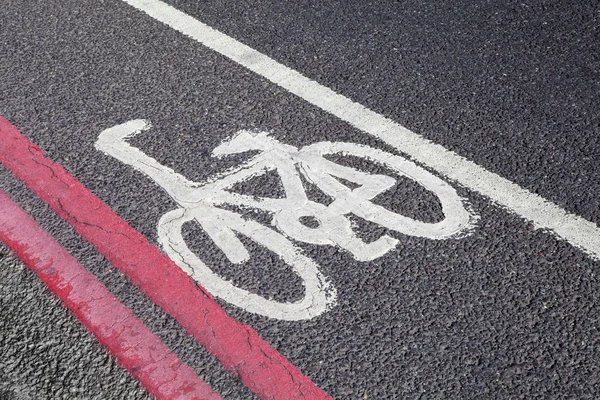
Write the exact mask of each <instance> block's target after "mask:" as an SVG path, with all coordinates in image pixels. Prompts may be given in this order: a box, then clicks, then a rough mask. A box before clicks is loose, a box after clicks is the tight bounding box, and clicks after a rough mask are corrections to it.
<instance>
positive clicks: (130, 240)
mask: <svg viewBox="0 0 600 400" xmlns="http://www.w3.org/2000/svg"><path fill="white" fill-rule="evenodd" d="M0 139H1V140H0V161H1V162H2V163H3V164H4V165H5V166H6V167H7V168H9V169H10V170H11V171H12V172H13V174H14V175H15V176H17V177H18V178H19V179H21V180H22V181H23V182H24V183H25V184H26V185H27V187H29V189H31V190H32V191H33V192H34V193H35V194H36V195H38V196H39V197H40V198H41V199H42V200H44V201H45V202H46V203H48V204H49V205H50V206H51V207H52V209H53V210H54V211H56V212H57V213H58V214H59V215H60V216H61V217H62V218H64V219H65V220H67V221H68V222H69V223H70V224H72V225H73V227H74V228H75V230H76V231H77V232H78V233H79V234H80V235H81V236H82V237H83V238H84V239H85V240H87V241H89V242H90V243H92V244H93V245H94V246H95V247H96V249H98V251H99V252H100V253H102V254H104V256H105V257H106V258H107V259H108V260H109V261H110V262H112V264H113V265H114V266H115V267H117V268H119V269H120V270H121V271H123V272H124V273H125V274H126V275H127V276H128V277H129V278H130V279H131V281H132V282H133V283H134V284H135V285H137V286H138V287H139V288H140V289H141V290H142V291H143V292H144V293H146V295H147V296H149V297H150V298H151V299H152V301H154V302H155V303H156V304H158V305H159V306H161V307H162V308H163V309H164V310H165V311H166V312H167V313H169V314H170V315H172V316H173V317H174V318H175V319H177V321H179V323H180V324H181V326H183V327H184V328H185V329H186V330H187V331H188V332H189V333H190V334H192V335H193V336H194V337H195V338H196V340H198V341H199V342H200V343H201V344H202V345H204V347H206V348H207V349H208V351H210V352H211V353H212V354H214V355H215V356H216V357H217V358H218V359H219V360H220V361H221V362H222V363H223V365H224V366H225V367H226V368H227V369H229V370H230V371H232V372H234V373H236V374H238V375H239V377H240V378H241V380H242V382H243V383H244V385H246V386H247V387H248V388H250V389H251V390H252V391H254V392H255V393H257V394H258V395H259V397H260V398H262V399H286V400H291V399H310V400H313V399H331V397H330V396H329V395H327V394H326V393H325V392H324V391H323V390H322V389H320V388H318V387H317V386H316V385H315V384H314V383H313V382H312V381H311V380H310V379H309V378H308V377H306V376H305V375H303V374H302V373H301V372H300V371H299V370H298V368H296V367H295V366H294V365H293V364H292V363H290V362H289V361H288V360H287V359H286V358H285V357H283V356H282V355H281V354H279V353H278V352H277V351H276V350H274V349H273V348H272V347H271V346H269V344H267V343H266V342H265V341H264V340H262V339H261V338H260V337H259V336H258V334H257V333H256V331H254V330H253V329H252V328H250V327H248V326H246V325H244V324H241V323H239V322H238V321H236V320H234V319H233V318H231V317H229V316H228V315H227V314H226V313H225V311H224V310H223V309H222V308H221V307H220V306H219V305H218V304H217V303H216V302H215V301H214V300H213V298H212V296H211V295H210V294H208V293H207V292H206V291H205V290H204V289H203V288H201V287H198V286H196V284H195V283H194V282H193V281H192V279H191V278H190V277H189V276H188V275H187V274H186V273H185V272H183V271H182V270H181V269H180V268H179V267H178V266H177V265H176V264H175V263H174V262H173V261H172V260H171V259H170V258H168V257H167V256H165V255H164V254H163V253H162V252H161V251H160V250H159V249H158V248H157V247H156V246H154V245H151V244H150V243H149V242H148V241H147V240H146V238H145V237H144V236H143V235H142V234H140V233H139V232H137V231H136V230H135V229H133V228H132V227H130V226H129V225H128V224H127V223H126V222H124V221H123V220H122V219H121V218H120V217H119V216H118V215H117V214H116V213H114V212H113V211H112V210H111V209H110V207H108V206H107V205H106V204H104V203H103V202H102V201H101V200H100V199H99V198H98V197H96V196H95V195H94V194H92V193H91V192H90V191H89V190H88V189H87V188H86V187H85V186H83V185H82V184H81V183H80V182H79V181H78V180H77V179H75V178H74V177H73V176H72V175H71V174H69V173H68V172H67V171H66V170H65V169H64V168H63V167H62V166H61V165H59V164H57V163H54V162H52V161H51V160H49V159H48V158H46V157H45V156H44V153H43V151H42V150H41V149H40V148H39V147H37V146H36V145H35V144H33V143H32V142H31V141H29V140H28V139H27V138H26V137H25V136H23V135H22V134H21V133H19V132H18V131H17V129H16V128H15V127H14V126H12V125H11V124H10V123H9V122H8V121H7V120H6V119H4V118H2V117H0Z"/></svg>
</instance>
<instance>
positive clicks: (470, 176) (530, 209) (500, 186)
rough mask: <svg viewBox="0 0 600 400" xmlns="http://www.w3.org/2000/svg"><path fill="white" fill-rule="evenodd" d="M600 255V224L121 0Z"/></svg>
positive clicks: (203, 29)
mask: <svg viewBox="0 0 600 400" xmlns="http://www.w3.org/2000/svg"><path fill="white" fill-rule="evenodd" d="M122 1H124V2H125V3H127V4H129V5H130V6H132V7H134V8H136V9H138V10H139V11H142V12H144V13H146V14H147V15H149V16H150V17H152V18H154V19H155V20H157V21H159V22H162V23H164V24H166V25H167V26H169V27H171V28H173V29H175V30H176V31H179V32H181V33H183V34H184V35H186V36H188V37H190V38H192V39H194V40H195V41H197V42H199V43H200V44H202V45H204V46H206V47H208V48H210V49H212V50H214V51H216V52H218V53H220V54H221V55H223V56H225V57H227V58H229V59H230V60H232V61H234V62H236V63H238V64H240V65H242V66H244V67H246V68H247V69H249V70H251V71H253V72H255V73H257V74H258V75H260V76H262V77H264V78H266V79H268V80H269V81H271V82H273V83H275V84H276V85H278V86H280V87H282V88H284V89H285V90H287V91H289V92H290V93H292V94H295V95H296V96H298V97H300V98H302V99H304V100H306V101H307V102H309V103H311V104H313V105H315V106H317V107H319V108H321V109H322V110H324V111H326V112H329V113H330V114H332V115H334V116H336V117H338V118H340V119H342V120H344V121H346V122H348V123H349V124H351V125H352V126H354V127H355V128H357V129H359V130H361V131H363V132H365V133H368V134H370V135H372V136H375V137H377V138H379V139H381V140H383V141H384V142H386V143H387V144H389V145H391V146H394V147H395V148H396V149H398V150H399V151H401V152H403V153H405V154H407V155H409V156H410V157H412V158H413V160H415V161H417V162H419V163H421V164H423V165H426V166H428V167H429V168H431V169H433V170H435V171H437V172H438V173H440V174H441V175H443V176H445V177H447V178H449V179H451V180H452V181H455V182H457V183H459V184H461V185H462V186H464V187H466V188H468V189H471V190H473V191H475V192H478V193H480V194H482V195H484V196H486V197H488V198H490V199H491V200H492V201H494V202H495V203H497V204H499V205H500V206H502V207H504V208H507V209H508V210H510V211H512V212H514V213H516V214H518V215H520V216H521V217H523V218H524V219H526V220H529V221H532V222H533V223H534V225H535V227H536V228H538V229H539V228H541V229H548V230H550V231H551V232H552V233H554V234H555V235H556V236H557V237H559V238H561V239H564V240H566V241H568V242H569V243H571V244H572V245H574V246H575V247H577V248H580V249H581V250H583V251H584V252H585V253H586V254H588V255H589V256H591V257H592V258H593V259H596V260H598V259H600V228H599V227H598V226H597V225H596V224H594V223H593V222H591V221H588V220H586V219H585V218H582V217H580V216H578V215H575V214H572V213H569V212H567V211H565V210H564V209H562V208H561V207H559V206H558V205H556V204H554V203H552V202H550V201H548V200H546V199H544V198H543V197H541V196H539V195H537V194H535V193H532V192H530V191H528V190H526V189H524V188H522V187H520V186H519V185H517V184H515V183H513V182H511V181H510V180H508V179H506V178H503V177H501V176H499V175H497V174H495V173H493V172H490V171H488V170H486V169H485V168H482V167H480V166H479V165H477V164H475V163H474V162H472V161H469V160H467V159H466V158H464V157H462V156H460V155H458V154H456V153H455V152H453V151H450V150H447V149H446V148H445V147H443V146H441V145H438V144H435V143H433V142H431V141H429V140H427V139H425V138H423V137H422V136H420V135H418V134H416V133H415V132H412V131H411V130H409V129H407V128H405V127H403V126H402V125H400V124H398V123H396V122H394V121H392V120H390V119H388V118H386V117H384V116H382V115H380V114H377V113H376V112H374V111H372V110H369V109H368V108H366V107H364V106H362V105H360V104H358V103H356V102H353V101H352V100H350V99H348V98H347V97H344V96H342V95H340V94H338V93H335V92H334V91H333V90H331V89H329V88H327V87H325V86H323V85H321V84H319V83H317V82H315V81H313V80H311V79H309V78H307V77H305V76H303V75H302V74H300V73H299V72H297V71H295V70H293V69H291V68H288V67H286V66H284V65H283V64H280V63H278V62H277V61H275V60H273V59H272V58H270V57H268V56H266V55H264V54H262V53H260V52H259V51H256V50H254V49H252V48H251V47H249V46H246V45H245V44H243V43H241V42H239V41H237V40H236V39H234V38H232V37H230V36H227V35H225V34H223V33H221V32H219V31H217V30H215V29H213V28H211V27H210V26H208V25H206V24H204V23H202V22H200V21H198V20H197V19H195V18H193V17H191V16H189V15H187V14H185V13H184V12H182V11H179V10H177V9H176V8H174V7H172V6H170V5H168V4H165V3H163V2H162V1H159V0H122Z"/></svg>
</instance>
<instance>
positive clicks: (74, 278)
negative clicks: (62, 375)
mask: <svg viewBox="0 0 600 400" xmlns="http://www.w3.org/2000/svg"><path fill="white" fill-rule="evenodd" d="M0 240H2V241H3V242H5V243H6V244H8V246H9V247H10V248H11V249H12V250H13V251H14V252H15V253H17V255H18V256H19V257H20V258H21V260H23V261H24V262H25V264H27V266H28V267H29V268H31V269H32V270H33V271H34V272H35V273H37V274H38V276H39V277H40V278H41V279H42V280H43V281H44V282H46V284H47V285H48V287H49V288H50V290H51V291H52V292H54V294H55V295H56V296H58V297H59V298H60V299H61V300H62V301H63V302H64V303H65V305H66V306H67V307H69V308H70V309H71V311H73V312H74V313H75V314H76V315H77V316H78V317H79V319H80V320H81V321H82V322H83V324H84V325H85V326H86V327H87V328H88V329H89V330H91V331H92V333H93V334H94V335H95V336H96V337H97V338H98V340H99V341H100V343H102V344H103V345H104V346H106V347H107V348H108V350H109V351H110V352H111V353H112V354H113V355H114V356H115V357H117V359H118V360H119V362H120V363H121V364H123V365H124V366H125V368H127V370H129V372H131V373H132V374H133V375H135V376H136V377H137V378H138V379H139V380H140V382H141V383H142V384H143V385H144V387H145V388H146V389H147V390H148V392H150V394H152V395H154V396H156V397H157V398H159V399H168V400H171V399H207V400H219V399H221V396H219V394H218V393H215V392H213V391H212V389H211V387H210V386H209V385H208V384H206V383H205V382H204V381H202V380H201V379H200V378H199V377H198V376H197V375H196V373H195V372H194V370H193V369H192V368H190V367H189V366H187V365H186V364H184V363H183V362H182V361H181V360H179V358H177V356H176V355H175V354H173V353H172V352H171V350H169V348H168V347H167V346H166V345H164V344H163V343H162V342H161V341H160V339H159V338H158V337H156V336H155V335H154V334H153V333H152V332H151V331H150V330H149V329H148V328H147V327H146V326H144V324H143V323H142V321H140V320H139V319H137V318H136V317H134V316H133V315H132V314H131V310H129V309H128V308H127V307H125V306H124V305H123V304H122V303H121V302H120V301H119V300H118V299H117V298H116V297H115V296H113V295H112V294H111V293H110V292H109V291H108V289H106V287H105V286H104V285H103V284H102V283H101V282H100V281H98V279H96V277H95V276H94V275H93V274H91V273H90V272H88V271H87V270H86V269H85V268H84V267H83V266H82V265H81V264H79V263H78V262H77V260H75V259H74V258H73V257H72V256H71V255H70V254H69V253H68V252H67V251H66V250H65V249H64V248H63V247H62V246H61V245H60V244H58V243H57V242H56V241H55V240H54V239H53V238H52V237H51V236H50V235H48V233H46V231H44V230H43V229H42V228H41V227H40V226H39V225H38V224H37V223H36V222H35V221H34V220H33V218H31V217H30V216H29V215H28V214H27V213H26V212H25V211H23V210H22V209H21V208H20V207H19V205H18V204H16V203H14V202H13V201H12V200H11V199H10V198H9V197H8V195H7V194H6V193H4V192H3V191H1V190H0Z"/></svg>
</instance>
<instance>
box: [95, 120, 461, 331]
mask: <svg viewBox="0 0 600 400" xmlns="http://www.w3.org/2000/svg"><path fill="white" fill-rule="evenodd" d="M149 128H150V123H149V122H147V121H145V120H133V121H129V122H126V123H124V124H121V125H118V126H115V127H112V128H109V129H107V130H105V131H103V132H102V133H101V134H100V136H99V137H98V140H97V141H96V145H95V146H96V148H97V149H98V150H100V151H103V152H105V153H106V154H108V155H111V156H112V157H115V158H117V159H118V160H120V161H122V162H124V163H126V164H128V165H131V166H132V167H133V168H135V169H136V170H138V171H141V172H142V173H144V174H146V175H147V176H149V177H150V178H152V179H153V180H154V181H155V182H156V183H157V184H158V185H159V186H161V187H162V188H163V189H164V190H165V191H166V192H167V193H168V194H169V195H170V196H171V197H172V198H173V199H174V200H175V201H176V202H177V203H178V204H179V206H180V208H178V209H175V210H172V211H169V212H167V213H166V214H165V215H164V216H163V217H162V218H161V219H160V221H159V222H158V237H159V241H160V243H161V245H162V246H163V248H164V250H165V252H166V253H167V254H168V255H169V257H171V258H172V259H173V260H174V261H175V262H176V263H177V264H178V265H179V267H181V268H182V269H183V270H184V271H185V272H187V273H188V274H189V275H190V276H192V277H193V278H194V279H195V280H196V281H198V282H199V283H200V284H201V285H202V286H203V287H204V288H206V290H208V291H209V292H210V293H211V294H213V295H214V296H216V297H219V298H221V299H223V300H225V301H227V302H229V303H231V304H234V305H236V306H238V307H241V308H243V309H245V310H246V311H249V312H253V313H257V314H261V315H264V316H267V317H271V318H276V319H282V320H301V319H310V318H313V317H315V316H317V315H320V314H322V313H323V312H324V311H326V310H327V309H328V308H330V307H332V306H333V304H334V303H335V300H336V291H335V288H334V287H333V286H332V285H331V283H329V282H328V281H327V280H326V279H325V278H324V277H323V276H322V274H321V272H320V271H319V267H318V265H317V264H316V263H315V262H314V261H312V260H311V259H309V258H308V257H306V256H304V255H302V253H301V252H300V250H299V249H298V248H296V247H295V246H294V244H293V243H292V241H291V240H290V239H294V240H298V241H301V242H305V243H312V244H319V245H335V246H338V247H340V248H342V249H345V250H347V251H348V252H350V253H351V254H352V255H353V256H354V257H355V258H356V259H357V260H359V261H369V260H373V259H376V258H378V257H381V256H382V255H384V254H385V253H387V252H388V251H390V250H392V249H393V248H394V247H395V246H396V244H397V243H398V241H397V240H396V239H394V238H392V237H390V236H388V235H384V236H383V237H381V238H379V239H378V240H376V241H374V242H371V243H365V242H364V241H362V240H361V239H360V238H359V237H357V235H356V233H355V232H354V231H353V229H352V225H351V221H350V220H349V219H348V217H347V215H349V214H354V215H356V216H358V217H360V218H363V219H365V220H367V221H370V222H373V223H375V224H378V225H380V226H382V227H385V228H387V229H389V230H392V231H396V232H400V233H403V234H406V235H412V236H420V237H426V238H430V239H444V238H448V237H451V236H454V235H457V234H459V233H461V232H464V231H465V230H467V229H468V228H469V226H470V221H471V220H472V216H471V214H469V212H467V210H466V209H465V207H464V205H463V203H462V201H461V199H460V197H459V196H458V194H457V193H456V191H455V190H454V189H453V188H452V187H451V186H450V185H448V184H447V183H446V182H444V181H443V180H441V179H439V178H437V177H436V176H434V175H432V174H431V173H429V172H427V171H426V170H424V169H423V168H421V167H418V166H417V165H416V164H414V163H413V162H411V161H408V160H406V159H404V158H402V157H399V156H396V155H392V154H390V153H386V152H384V151H381V150H377V149H374V148H371V147H367V146H363V145H358V144H354V143H342V142H335V143H332V142H320V143H315V144H312V145H309V146H305V147H303V148H301V149H298V148H296V147H293V146H290V145H286V144H283V143H280V142H278V141H277V140H276V139H274V138H272V137H270V136H269V134H268V133H266V132H260V133H253V132H249V131H240V132H238V133H237V134H236V135H235V136H234V137H233V138H232V139H230V140H228V141H225V142H223V143H222V144H221V145H219V146H218V147H217V148H215V149H214V151H213V153H212V154H213V156H216V157H223V156H227V155H231V154H238V153H244V152H248V151H257V150H258V151H260V153H259V154H258V155H256V156H255V157H253V158H252V159H250V160H249V161H247V162H246V163H244V164H243V165H241V166H238V167H235V168H233V169H231V170H229V171H227V172H225V173H223V174H219V175H217V176H214V177H212V178H211V179H209V180H208V181H207V182H204V183H197V182H192V181H189V180H188V179H186V178H185V177H184V176H182V175H180V174H178V173H176V172H175V171H173V170H172V169H170V168H168V167H165V166H164V165H161V164H160V163H158V162H157V161H156V160H155V159H153V158H151V157H149V156H148V155H146V154H144V153H143V152H141V151H140V150H139V149H137V148H135V147H133V146H131V145H130V144H129V143H127V141H126V140H127V139H128V138H130V137H132V136H135V135H137V134H139V133H140V132H142V131H144V130H147V129H149ZM328 154H342V155H351V156H356V157H361V158H364V159H368V160H369V161H371V162H374V163H376V164H379V165H382V166H385V167H387V168H389V169H391V170H392V171H395V172H396V173H398V174H400V175H403V176H406V177H408V178H410V179H412V180H414V181H416V182H418V183H419V184H421V185H422V186H424V187H425V188H426V189H428V190H429V191H431V192H433V193H434V194H435V195H436V196H437V197H438V199H439V201H440V203H441V206H442V212H443V214H444V219H443V220H442V221H439V222H435V223H426V222H421V221H417V220H415V219H412V218H408V217H405V216H403V215H400V214H397V213H394V212H391V211H389V210H387V209H385V208H384V207H381V206H379V205H376V204H374V203H373V202H371V200H372V199H373V198H375V197H376V196H377V195H379V194H381V193H383V192H385V191H386V190H388V189H389V188H391V187H392V186H394V185H395V183H396V180H395V179H394V178H391V177H389V176H385V175H379V174H368V173H365V172H361V171H358V170H356V169H354V168H350V167H347V166H342V165H339V164H336V163H334V162H332V161H329V160H327V159H326V158H325V157H324V156H325V155H328ZM269 171H276V172H277V173H278V174H279V176H280V178H281V182H282V184H283V189H284V190H285V194H286V196H285V197H284V198H256V197H255V196H248V195H243V194H239V193H234V192H231V191H228V190H227V189H229V188H231V187H232V186H234V185H235V184H237V183H239V182H243V181H247V180H249V179H251V178H253V177H256V176H259V175H262V174H265V173H267V172H269ZM300 174H301V175H302V176H303V177H304V178H305V179H307V180H308V181H309V182H311V183H312V184H314V185H316V186H317V187H319V189H320V190H322V191H323V192H324V193H325V194H327V195H328V196H329V197H331V199H332V200H333V201H332V202H331V203H330V204H329V205H328V206H326V205H323V204H321V203H317V202H314V201H311V200H309V199H308V198H307V195H306V192H305V189H304V186H303V183H302V180H301V177H300ZM339 179H341V180H344V181H348V182H352V183H353V184H355V185H357V187H356V188H354V189H351V188H350V187H348V186H346V185H344V184H343V183H342V182H341V181H340V180H339ZM219 205H232V206H241V207H249V208H254V209H259V210H264V211H268V212H269V213H271V214H272V215H273V225H274V226H275V228H276V229H273V228H270V227H267V226H264V225H262V224H260V223H258V222H256V221H252V220H248V219H244V218H243V217H242V216H241V215H239V214H237V213H235V212H233V211H229V210H225V209H223V208H220V207H218V206H219ZM303 217H309V218H311V219H312V220H313V221H315V222H317V225H316V226H314V225H311V226H310V227H309V226H307V225H305V224H303V223H302V220H303ZM190 221H196V222H197V223H198V224H200V226H201V227H202V229H203V230H204V231H205V232H206V233H207V234H208V235H209V236H210V238H211V239H212V240H213V241H214V243H215V244H216V245H217V246H218V247H219V248H220V249H221V250H222V251H223V253H224V254H225V255H226V256H227V258H228V259H229V260H230V261H231V262H232V263H243V262H245V261H247V260H249V258H250V254H249V253H248V251H247V249H246V248H245V247H244V245H243V243H242V242H241V241H240V239H239V238H238V237H237V234H242V235H244V236H246V237H248V238H250V239H252V240H253V241H255V242H256V243H258V244H260V245H262V246H264V247H266V248H267V249H269V250H270V251H272V252H274V253H275V254H277V255H278V256H279V257H280V258H281V259H282V260H283V261H284V262H285V263H286V264H288V265H290V266H291V267H292V268H293V270H294V271H295V272H296V273H297V274H298V275H299V276H300V278H301V279H302V281H303V283H304V288H305V295H304V298H303V299H302V300H300V301H297V302H294V303H283V302H278V301H274V300H271V299H266V298H264V297H262V296H259V295H257V294H254V293H250V292H249V291H247V290H244V289H241V288H239V287H236V286H234V285H233V284H232V283H231V282H230V281H227V280H224V279H223V278H221V277H220V276H218V275H217V274H215V273H214V272H213V271H212V270H211V269H210V268H209V267H208V266H206V265H205V264H204V263H203V262H202V261H201V260H200V259H199V258H198V257H197V256H196V254H194V253H193V252H192V251H191V250H190V249H189V248H188V246H187V245H186V243H185V241H184V239H183V236H182V232H181V231H182V227H183V225H184V224H185V223H186V222H190ZM280 232H281V233H280Z"/></svg>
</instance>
